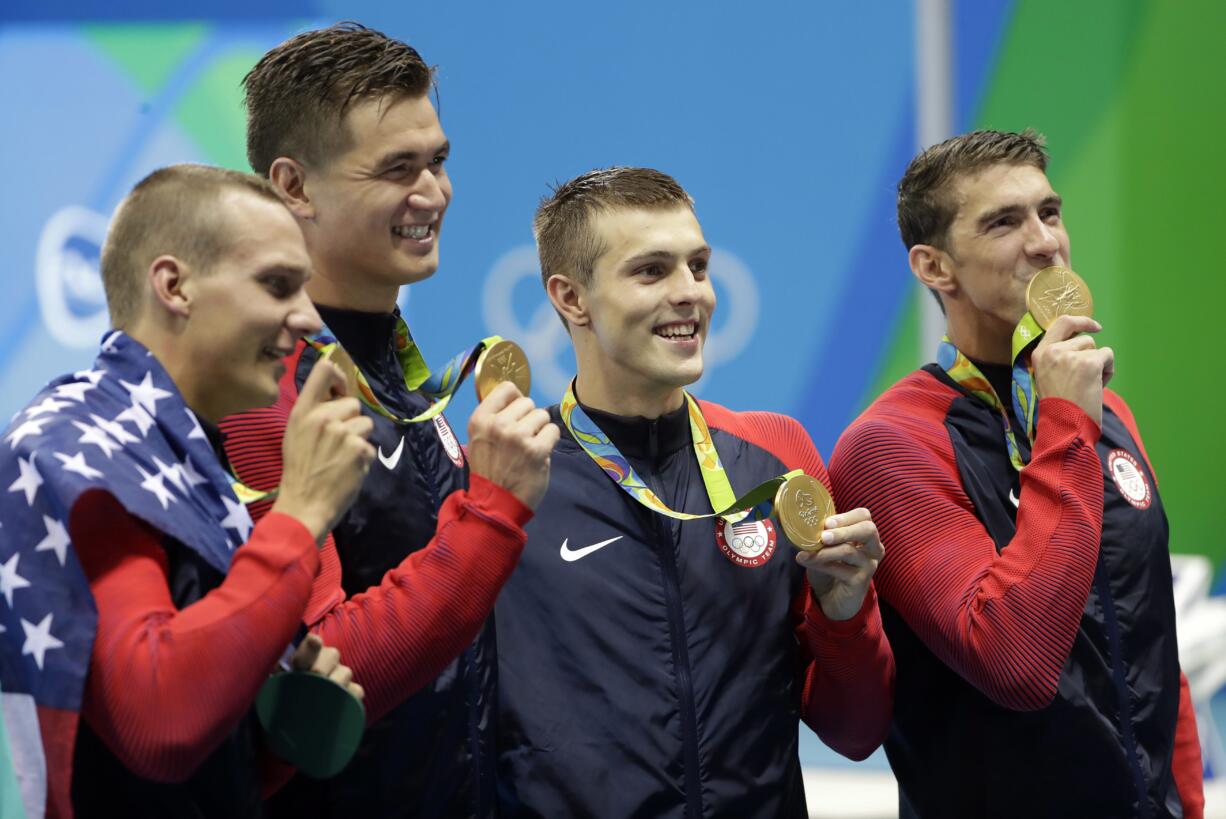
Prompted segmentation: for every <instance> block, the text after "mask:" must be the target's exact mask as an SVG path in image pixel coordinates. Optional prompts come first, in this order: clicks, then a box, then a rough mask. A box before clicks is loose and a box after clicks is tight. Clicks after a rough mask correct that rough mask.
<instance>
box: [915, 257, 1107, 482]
mask: <svg viewBox="0 0 1226 819" xmlns="http://www.w3.org/2000/svg"><path fill="white" fill-rule="evenodd" d="M1060 316H1085V317H1086V318H1093V316H1094V297H1093V296H1091V295H1090V287H1089V285H1087V284H1086V283H1085V280H1084V279H1082V278H1081V277H1080V276H1078V275H1077V274H1076V273H1074V272H1073V271H1072V270H1070V269H1069V268H1067V267H1045V268H1043V269H1042V270H1040V271H1039V272H1038V273H1036V274H1034V278H1032V279H1031V280H1030V284H1029V285H1028V286H1027V287H1026V314H1025V315H1024V316H1022V320H1021V321H1019V322H1018V324H1017V327H1015V328H1014V330H1013V339H1012V361H1013V395H1012V396H1010V397H1011V399H1012V401H1013V411H1014V414H1015V415H1016V416H1017V418H1018V419H1019V420H1020V421H1022V422H1023V423H1025V425H1026V429H1025V430H1024V433H1025V435H1026V440H1027V442H1028V443H1029V444H1030V446H1033V445H1034V426H1035V423H1036V421H1037V415H1038V403H1039V402H1038V397H1037V396H1036V394H1035V388H1034V367H1033V366H1031V364H1030V353H1031V351H1032V350H1033V348H1034V346H1035V345H1036V344H1038V343H1039V340H1040V339H1042V338H1043V334H1044V333H1046V332H1047V329H1048V328H1049V327H1051V325H1052V322H1054V321H1055V320H1056V319H1057V318H1059V317H1060ZM937 363H938V364H939V365H940V366H941V369H943V370H945V372H947V373H949V376H950V378H952V379H953V380H954V381H956V382H957V383H958V384H960V385H961V386H962V387H963V388H964V389H966V390H967V391H968V392H970V393H971V394H973V395H975V396H976V397H977V398H979V399H980V400H981V401H983V402H984V403H986V404H987V405H988V406H990V407H992V408H994V409H995V410H996V411H997V412H999V413H1000V417H1001V424H1002V426H1003V427H1004V433H1005V441H1006V443H1007V444H1008V445H1009V462H1010V463H1012V464H1013V468H1014V469H1016V470H1018V471H1019V472H1020V471H1021V470H1022V469H1024V468H1025V466H1026V461H1025V459H1023V457H1022V452H1021V448H1020V447H1019V446H1018V443H1017V437H1016V433H1015V432H1014V431H1013V426H1012V424H1010V423H1009V413H1008V412H1007V411H1006V410H1005V406H1004V404H1003V403H1002V402H1001V400H1000V397H999V396H997V395H996V391H995V390H994V389H992V385H991V383H990V382H989V381H988V379H987V378H985V377H984V375H983V373H981V372H980V371H979V368H978V367H976V366H975V364H974V362H972V361H971V360H970V359H969V358H967V357H966V356H965V355H963V353H962V351H961V350H959V349H958V348H957V347H955V346H954V345H953V342H951V341H950V340H949V336H945V337H944V338H942V339H941V344H940V346H939V347H938V348H937Z"/></svg>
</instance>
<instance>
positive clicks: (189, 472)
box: [183, 455, 209, 486]
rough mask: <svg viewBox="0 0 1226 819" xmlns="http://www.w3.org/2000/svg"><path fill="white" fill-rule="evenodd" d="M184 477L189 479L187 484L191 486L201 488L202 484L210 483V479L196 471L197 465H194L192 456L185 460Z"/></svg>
mask: <svg viewBox="0 0 1226 819" xmlns="http://www.w3.org/2000/svg"><path fill="white" fill-rule="evenodd" d="M183 477H185V478H187V483H188V485H190V486H199V485H200V484H202V483H208V482H209V479H208V478H206V477H204V476H203V475H201V474H200V473H199V472H198V471H197V470H196V465H195V464H193V463H192V456H191V455H188V456H187V457H186V458H184V459H183Z"/></svg>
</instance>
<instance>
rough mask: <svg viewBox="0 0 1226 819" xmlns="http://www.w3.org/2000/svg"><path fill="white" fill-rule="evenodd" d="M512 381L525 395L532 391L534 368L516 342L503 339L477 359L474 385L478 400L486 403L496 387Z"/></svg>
mask: <svg viewBox="0 0 1226 819" xmlns="http://www.w3.org/2000/svg"><path fill="white" fill-rule="evenodd" d="M503 381H510V382H511V383H512V384H514V385H515V386H516V387H518V388H519V391H520V393H521V394H523V395H527V394H528V391H529V390H531V389H532V368H531V367H530V366H529V365H528V356H527V355H525V354H524V351H523V350H522V349H521V348H520V346H519V345H518V344H516V343H515V342H514V341H507V340H506V339H503V340H502V341H499V342H498V343H496V344H494V345H493V346H491V347H488V348H486V349H485V350H484V351H483V352H482V353H481V356H480V357H479V358H478V359H477V366H476V368H475V370H474V372H473V383H474V384H475V385H476V387H477V400H478V401H484V400H485V396H487V395H489V394H490V393H491V392H492V391H493V389H494V388H495V387H497V386H498V385H499V384H501V383H502V382H503Z"/></svg>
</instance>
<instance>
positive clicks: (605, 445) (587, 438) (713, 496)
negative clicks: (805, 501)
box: [559, 381, 803, 523]
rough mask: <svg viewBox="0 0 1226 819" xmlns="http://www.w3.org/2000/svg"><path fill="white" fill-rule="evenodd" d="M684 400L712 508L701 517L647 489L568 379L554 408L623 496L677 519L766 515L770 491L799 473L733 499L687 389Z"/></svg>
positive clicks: (732, 519)
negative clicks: (671, 504) (590, 413)
mask: <svg viewBox="0 0 1226 819" xmlns="http://www.w3.org/2000/svg"><path fill="white" fill-rule="evenodd" d="M685 401H686V406H687V409H688V412H689V418H690V437H691V440H692V441H693V445H694V456H695V457H696V458H697V459H698V465H699V467H700V468H701V469H700V471H701V473H702V482H703V485H704V486H706V489H707V498H708V499H709V500H710V501H711V508H712V509H715V510H717V511H715V512H709V513H707V514H703V515H696V514H693V513H690V512H677V511H675V510H673V509H670V508H669V507H668V505H667V504H666V503H664V501H662V500H660V497H659V496H658V495H656V493H655V492H653V491H651V489H650V488H649V487H648V486H647V483H646V482H645V481H644V480H643V479H642V478H641V477H639V474H638V473H637V472H635V471H634V467H632V466H631V465H630V461H629V460H627V459H626V457H625V456H624V455H622V454H621V452H619V451H618V449H617V447H616V446H615V445H614V444H613V442H612V441H610V440H609V436H607V435H605V434H604V431H603V430H601V429H600V427H598V426H597V425H596V423H595V422H594V421H592V419H591V418H590V417H589V416H588V414H587V413H586V412H584V411H583V408H582V407H580V406H579V401H578V399H576V398H575V383H574V382H573V381H572V382H571V383H570V386H569V387H567V388H566V394H565V395H563V396H562V403H561V405H560V407H559V411H560V412H561V415H562V423H564V424H566V428H567V429H568V430H570V434H571V435H573V436H574V438H575V440H576V441H577V442H578V443H579V446H580V447H582V448H583V451H584V452H586V453H587V454H588V455H589V456H590V457H591V458H592V460H593V461H595V462H596V465H597V466H599V467H600V468H601V469H603V470H604V473H605V474H606V475H608V476H609V477H610V478H611V479H612V480H613V482H614V483H616V484H617V485H618V486H620V487H621V488H622V489H623V490H624V491H625V493H626V494H627V495H629V496H630V497H632V498H634V499H635V500H636V501H638V502H639V503H641V504H642V505H643V506H646V507H647V508H648V509H651V510H652V511H654V512H659V513H660V514H661V515H665V516H667V517H670V518H674V519H676V520H698V519H700V518H715V517H718V518H723V519H724V520H726V521H728V522H729V523H737V522H739V521H741V520H744V519H745V518H746V517H747V516H749V514H750V513H751V512H753V513H754V519H755V520H761V519H762V518H765V517H767V516H768V515H769V513H770V509H771V505H772V503H773V501H774V497H775V492H776V491H777V490H778V489H779V487H780V486H781V485H782V484H783V483H784V482H785V481H787V480H788V479H789V478H793V477H795V476H797V475H800V474H803V471H802V470H800V469H793V470H792V471H791V472H788V473H787V474H785V475H780V476H779V477H778V478H771V479H770V480H769V481H766V482H765V483H762V484H759V485H758V486H755V487H754V488H753V489H751V490H750V491H749V492H747V493H746V494H745V495H743V496H741V497H740V498H738V497H737V496H736V493H735V492H733V491H732V483H731V482H730V481H729V480H728V473H727V472H725V471H724V465H723V464H722V463H720V460H719V453H718V452H717V451H716V450H715V444H714V443H713V442H712V441H711V430H710V429H709V428H708V427H707V422H706V419H705V418H703V417H702V410H701V409H700V408H699V406H698V402H697V401H695V400H694V399H693V398H692V397H691V396H690V394H689V393H688V392H687V393H685Z"/></svg>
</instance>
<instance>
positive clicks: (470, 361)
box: [231, 316, 502, 504]
mask: <svg viewBox="0 0 1226 819" xmlns="http://www.w3.org/2000/svg"><path fill="white" fill-rule="evenodd" d="M394 338H395V344H396V359H397V361H399V362H400V368H401V370H402V371H403V372H404V385H405V387H407V388H408V390H409V392H413V391H417V392H420V393H422V394H423V395H425V396H427V397H428V398H431V399H433V401H434V403H432V404H431V405H430V406H429V407H428V408H427V409H426V410H425V412H422V413H420V414H418V415H415V416H413V417H412V418H401V417H400V416H399V415H397V414H396V413H394V412H392V411H391V410H389V409H388V408H387V407H385V406H383V402H381V401H380V400H379V398H378V397H377V396H376V395H375V391H374V390H373V389H371V387H370V382H369V381H368V380H367V379H366V376H365V375H363V374H362V368H361V367H359V366H357V362H354V374H355V376H356V380H357V382H358V395H357V398H358V400H359V401H361V402H362V403H363V404H365V405H366V406H368V407H370V408H371V409H372V410H374V411H375V412H377V413H379V414H380V415H382V416H384V417H385V418H390V419H392V420H393V421H395V422H397V423H399V424H416V423H420V422H422V421H429V420H431V419H432V418H434V417H435V416H436V415H438V414H439V413H441V412H442V411H443V410H444V409H446V408H447V405H448V404H450V403H451V396H452V395H454V394H455V391H456V390H457V389H459V387H460V384H462V383H464V379H465V378H467V377H468V375H469V373H471V372H472V370H473V367H475V366H476V364H477V359H478V358H480V356H481V353H482V352H484V351H485V349H486V348H487V347H492V346H493V345H495V344H497V343H498V342H499V341H502V337H501V336H489V337H488V338H484V339H482V340H481V341H479V342H478V343H477V344H475V345H474V346H472V347H469V348H468V349H466V350H461V351H460V352H459V353H458V354H457V355H456V356H454V357H453V358H452V359H451V360H450V361H448V362H447V363H446V365H444V366H443V368H442V369H440V370H439V371H438V372H431V370H430V367H429V366H428V365H427V364H426V359H425V358H424V357H423V356H422V354H421V350H420V349H418V347H417V342H415V341H414V340H413V337H412V336H411V335H410V334H409V325H408V324H407V323H405V320H404V318H403V317H401V316H396V327H395V336H394ZM306 342H307V344H310V345H311V346H312V347H314V348H315V349H316V350H317V351H319V354H320V357H321V358H323V357H326V356H328V355H329V354H330V353H331V352H332V351H333V350H334V349H336V348H338V347H340V346H341V344H340V342H339V341H337V340H336V336H334V335H333V334H332V331H331V330H329V329H328V326H327V325H326V324H325V325H324V326H323V327H322V328H321V329H320V331H319V332H318V333H316V334H315V335H313V336H309V337H307V339H306ZM231 479H232V480H231V487H232V488H233V489H234V494H235V495H237V496H238V499H239V500H240V501H242V502H243V503H244V504H252V503H256V502H257V501H260V500H263V499H265V498H272V497H276V494H277V490H276V489H272V490H270V491H268V492H261V491H260V490H258V489H253V488H251V487H250V486H247V485H246V484H244V483H243V482H242V481H241V480H239V478H238V477H237V476H235V475H233V474H231Z"/></svg>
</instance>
